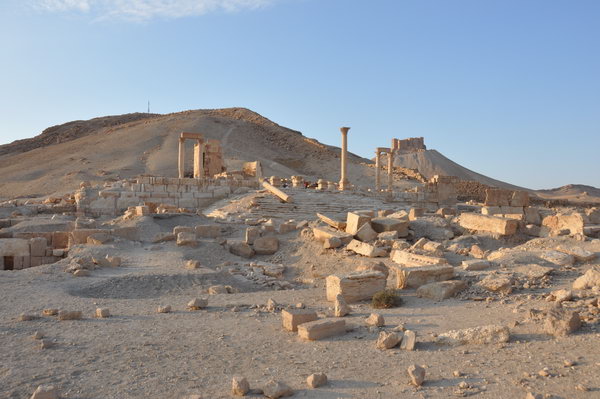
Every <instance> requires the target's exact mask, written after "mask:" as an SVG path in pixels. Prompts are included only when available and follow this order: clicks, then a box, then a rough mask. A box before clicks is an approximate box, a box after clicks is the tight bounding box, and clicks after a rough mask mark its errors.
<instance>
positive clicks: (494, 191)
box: [484, 188, 513, 206]
mask: <svg viewBox="0 0 600 399" xmlns="http://www.w3.org/2000/svg"><path fill="white" fill-rule="evenodd" d="M512 196H513V192H512V191H511V190H505V189H500V188H488V189H486V190H485V202H484V204H485V205H492V206H509V205H510V201H511V199H512Z"/></svg>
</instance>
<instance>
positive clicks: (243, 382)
mask: <svg viewBox="0 0 600 399" xmlns="http://www.w3.org/2000/svg"><path fill="white" fill-rule="evenodd" d="M249 391H250V384H248V380H247V379H245V378H244V377H240V376H234V377H233V379H232V381H231V394H232V395H233V396H246V394H247V393H248V392H249Z"/></svg>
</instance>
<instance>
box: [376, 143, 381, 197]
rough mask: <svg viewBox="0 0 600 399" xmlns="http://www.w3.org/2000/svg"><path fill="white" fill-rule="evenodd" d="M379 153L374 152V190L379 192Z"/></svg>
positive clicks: (377, 151)
mask: <svg viewBox="0 0 600 399" xmlns="http://www.w3.org/2000/svg"><path fill="white" fill-rule="evenodd" d="M380 172H381V151H379V148H378V149H377V150H375V190H377V192H379V191H381V175H380Z"/></svg>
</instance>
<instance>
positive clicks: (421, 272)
mask: <svg viewBox="0 0 600 399" xmlns="http://www.w3.org/2000/svg"><path fill="white" fill-rule="evenodd" d="M395 270H396V277H397V281H396V287H397V288H419V287H420V286H422V285H425V284H429V283H434V282H437V281H445V280H451V279H452V278H454V268H453V267H452V266H450V265H430V266H412V267H408V266H398V267H395Z"/></svg>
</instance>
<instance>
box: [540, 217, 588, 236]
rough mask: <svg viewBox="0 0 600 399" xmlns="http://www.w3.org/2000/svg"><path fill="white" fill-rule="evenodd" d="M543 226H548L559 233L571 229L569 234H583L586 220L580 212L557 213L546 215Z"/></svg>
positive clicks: (553, 231) (555, 232)
mask: <svg viewBox="0 0 600 399" xmlns="http://www.w3.org/2000/svg"><path fill="white" fill-rule="evenodd" d="M542 226H546V227H548V228H549V229H550V231H551V232H552V233H553V234H554V235H557V234H558V232H560V231H562V230H569V234H583V233H584V230H583V227H584V220H583V216H582V215H581V214H580V213H571V214H561V213H559V214H557V215H550V216H546V217H545V218H544V219H543V220H542Z"/></svg>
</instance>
